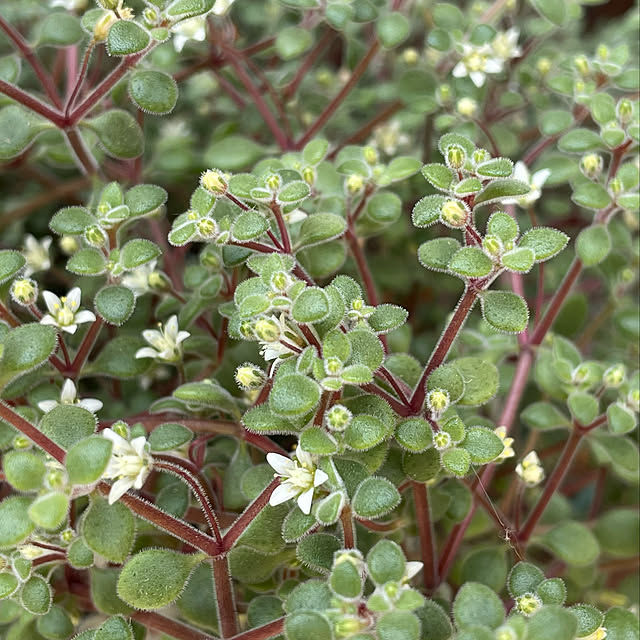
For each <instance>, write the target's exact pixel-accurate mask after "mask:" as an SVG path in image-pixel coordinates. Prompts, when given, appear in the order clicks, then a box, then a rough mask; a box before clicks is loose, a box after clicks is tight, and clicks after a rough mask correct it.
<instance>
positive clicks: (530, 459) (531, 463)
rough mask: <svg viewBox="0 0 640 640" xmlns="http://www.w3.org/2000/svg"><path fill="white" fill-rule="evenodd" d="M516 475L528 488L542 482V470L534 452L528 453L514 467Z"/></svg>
mask: <svg viewBox="0 0 640 640" xmlns="http://www.w3.org/2000/svg"><path fill="white" fill-rule="evenodd" d="M516 473H517V474H518V475H519V476H520V478H521V479H522V481H523V482H524V483H525V484H526V485H527V486H528V487H535V486H536V485H539V484H540V483H541V482H542V481H543V480H544V469H543V468H542V465H541V464H540V458H538V454H537V453H536V452H535V451H531V452H529V453H528V454H527V455H526V456H525V457H524V459H523V460H522V462H520V463H518V465H517V466H516Z"/></svg>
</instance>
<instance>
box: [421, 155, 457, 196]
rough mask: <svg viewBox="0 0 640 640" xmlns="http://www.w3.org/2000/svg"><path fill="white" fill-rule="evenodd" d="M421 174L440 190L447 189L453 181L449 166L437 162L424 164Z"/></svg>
mask: <svg viewBox="0 0 640 640" xmlns="http://www.w3.org/2000/svg"><path fill="white" fill-rule="evenodd" d="M421 173H422V175H423V176H424V177H425V178H426V179H427V180H428V182H429V183H430V184H431V185H432V186H434V187H435V188H436V189H440V191H448V190H449V188H450V187H451V183H452V182H453V181H454V175H453V172H452V171H451V169H449V167H447V166H445V165H443V164H439V163H435V162H434V163H432V164H425V165H424V167H422V169H421Z"/></svg>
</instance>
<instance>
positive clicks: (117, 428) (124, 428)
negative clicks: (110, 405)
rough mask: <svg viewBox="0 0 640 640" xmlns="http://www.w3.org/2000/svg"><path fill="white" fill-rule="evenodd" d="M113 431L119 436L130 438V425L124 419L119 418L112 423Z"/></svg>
mask: <svg viewBox="0 0 640 640" xmlns="http://www.w3.org/2000/svg"><path fill="white" fill-rule="evenodd" d="M111 431H113V432H115V433H117V434H118V435H119V436H121V437H122V438H124V439H125V440H129V436H130V433H129V425H128V424H127V423H126V422H123V421H122V420H118V421H117V422H115V423H114V424H113V425H111Z"/></svg>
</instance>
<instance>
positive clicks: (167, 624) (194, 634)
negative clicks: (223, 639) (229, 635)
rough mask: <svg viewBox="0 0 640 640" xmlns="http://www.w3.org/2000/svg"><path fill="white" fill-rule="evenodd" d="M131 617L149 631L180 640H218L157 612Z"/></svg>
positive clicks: (145, 612) (147, 612)
mask: <svg viewBox="0 0 640 640" xmlns="http://www.w3.org/2000/svg"><path fill="white" fill-rule="evenodd" d="M131 617H132V618H133V619H134V620H136V621H137V622H139V623H140V624H143V625H144V626H145V627H147V628H148V629H153V630H154V631H159V632H160V633H162V634H166V635H168V636H171V637H172V638H177V639H178V640H218V639H217V638H216V637H215V636H212V635H210V634H208V633H205V632H204V631H200V630H199V629H194V628H193V627H190V626H188V625H186V624H184V622H178V621H177V620H172V619H171V618H167V617H165V616H163V615H160V614H159V613H156V612H155V611H136V612H135V613H132V614H131Z"/></svg>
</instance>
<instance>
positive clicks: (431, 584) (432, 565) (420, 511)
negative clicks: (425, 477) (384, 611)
mask: <svg viewBox="0 0 640 640" xmlns="http://www.w3.org/2000/svg"><path fill="white" fill-rule="evenodd" d="M412 488H413V502H414V505H415V510H416V522H417V523H418V531H419V532H420V555H421V558H422V564H423V567H422V572H423V579H424V586H425V588H426V589H427V592H431V591H432V590H433V589H435V587H436V585H437V584H438V563H437V561H436V557H437V556H436V541H435V536H434V531H433V521H432V520H431V509H430V508H429V489H427V486H426V485H425V484H424V483H423V482H412Z"/></svg>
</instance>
